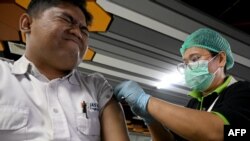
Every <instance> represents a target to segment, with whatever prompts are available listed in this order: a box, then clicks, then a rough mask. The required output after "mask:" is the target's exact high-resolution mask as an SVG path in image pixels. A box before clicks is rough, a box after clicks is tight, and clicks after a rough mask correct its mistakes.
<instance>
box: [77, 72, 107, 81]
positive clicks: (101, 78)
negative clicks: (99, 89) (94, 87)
mask: <svg viewBox="0 0 250 141" xmlns="http://www.w3.org/2000/svg"><path fill="white" fill-rule="evenodd" d="M76 73H77V74H78V76H79V77H80V79H81V80H84V81H86V80H88V81H106V79H105V77H104V76H103V75H102V74H100V73H98V72H95V73H90V74H86V73H83V72H81V71H77V72H76Z"/></svg>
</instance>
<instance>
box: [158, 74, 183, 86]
mask: <svg viewBox="0 0 250 141" xmlns="http://www.w3.org/2000/svg"><path fill="white" fill-rule="evenodd" d="M183 82H184V79H183V75H181V74H180V73H178V72H173V73H170V74H166V75H165V76H164V77H162V79H161V81H160V82H159V83H156V85H155V86H156V87H157V88H158V89H165V88H169V87H170V86H171V85H172V84H183Z"/></svg>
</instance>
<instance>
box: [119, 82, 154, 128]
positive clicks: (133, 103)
mask: <svg viewBox="0 0 250 141" xmlns="http://www.w3.org/2000/svg"><path fill="white" fill-rule="evenodd" d="M114 95H115V96H116V98H117V99H118V100H119V101H121V100H123V99H125V101H126V102H127V103H128V104H129V106H130V108H131V110H132V112H133V113H134V114H136V115H138V116H140V117H141V118H142V119H143V120H144V122H145V124H150V123H152V122H154V119H153V118H152V117H151V115H150V114H149V113H148V111H147V104H148V100H149V98H150V95H148V94H146V93H145V92H144V90H143V89H142V88H141V87H140V86H139V85H138V84H137V83H136V82H134V81H124V82H122V83H121V84H119V85H117V86H116V87H115V89H114Z"/></svg>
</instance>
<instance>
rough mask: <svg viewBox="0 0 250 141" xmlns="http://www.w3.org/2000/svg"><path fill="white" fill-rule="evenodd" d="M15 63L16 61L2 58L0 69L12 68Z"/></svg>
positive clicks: (0, 59) (0, 58)
mask: <svg viewBox="0 0 250 141" xmlns="http://www.w3.org/2000/svg"><path fill="white" fill-rule="evenodd" d="M14 62H15V61H14V60H11V59H7V58H3V57H0V67H1V68H5V67H8V68H10V67H12V66H13V64H14Z"/></svg>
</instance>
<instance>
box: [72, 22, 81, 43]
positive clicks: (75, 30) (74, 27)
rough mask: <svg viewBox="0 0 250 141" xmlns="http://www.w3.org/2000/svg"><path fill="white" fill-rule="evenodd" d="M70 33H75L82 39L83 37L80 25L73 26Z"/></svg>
mask: <svg viewBox="0 0 250 141" xmlns="http://www.w3.org/2000/svg"><path fill="white" fill-rule="evenodd" d="M70 33H72V34H74V35H75V36H76V37H77V38H79V39H80V40H82V39H83V35H82V32H81V30H80V27H79V26H78V25H74V26H72V27H71V29H70Z"/></svg>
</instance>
